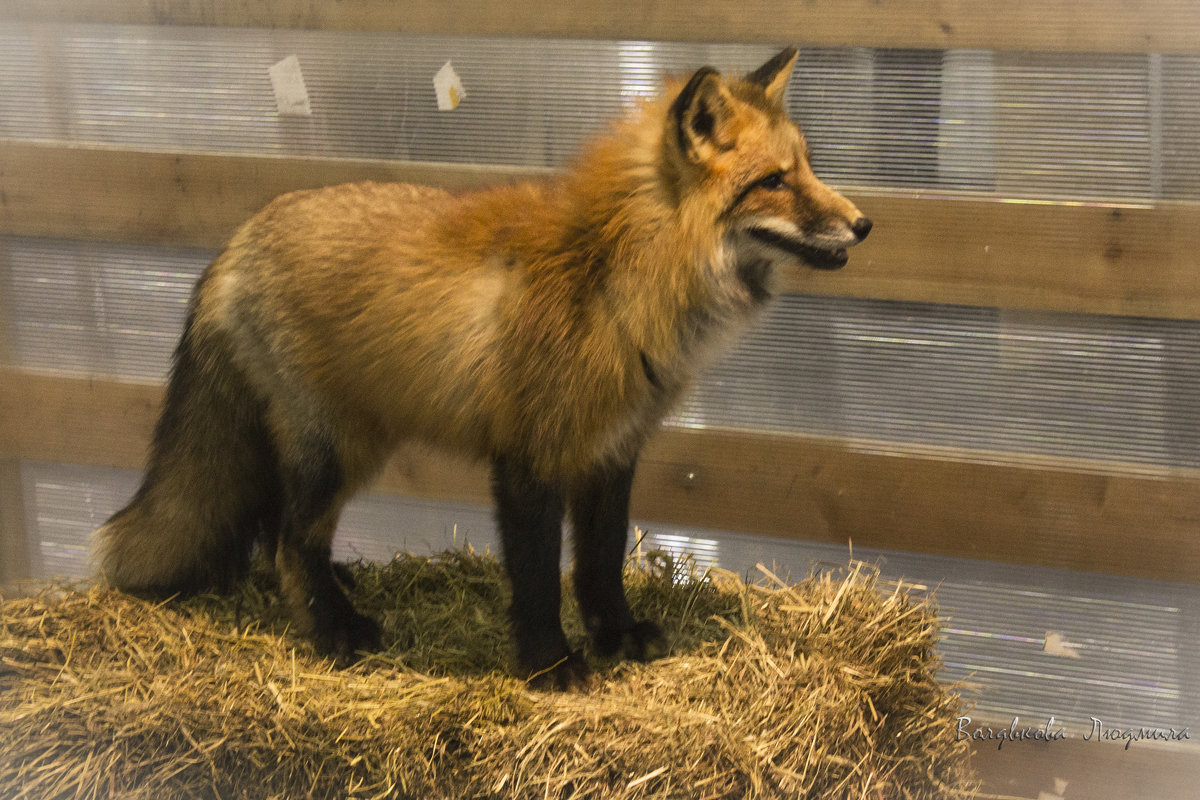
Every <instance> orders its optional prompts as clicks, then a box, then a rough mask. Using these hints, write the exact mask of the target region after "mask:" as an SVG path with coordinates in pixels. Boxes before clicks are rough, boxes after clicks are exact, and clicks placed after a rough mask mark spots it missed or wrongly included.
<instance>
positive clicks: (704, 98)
mask: <svg viewBox="0 0 1200 800" xmlns="http://www.w3.org/2000/svg"><path fill="white" fill-rule="evenodd" d="M733 102H734V100H733V95H731V94H730V93H729V89H727V88H726V87H725V83H724V81H722V80H721V74H720V73H719V72H717V71H716V70H715V69H713V68H712V67H701V68H700V69H698V70H696V74H695V75H693V76H692V78H691V80H689V81H688V82H687V85H686V86H684V87H683V90H682V91H681V92H680V93H679V96H678V97H676V98H675V102H674V103H672V104H671V113H670V121H671V127H673V128H674V131H675V137H676V142H677V143H678V145H679V150H680V152H681V153H682V154H683V156H684V157H685V158H687V159H688V160H689V161H691V162H693V163H695V164H700V163H703V162H705V161H707V160H708V159H710V158H712V156H713V155H715V154H716V153H717V152H718V151H721V150H728V149H729V148H730V147H732V146H733V141H734V138H735V137H734V132H733V131H732V130H730V127H731V126H730V123H731V122H732V120H733V115H734V112H733Z"/></svg>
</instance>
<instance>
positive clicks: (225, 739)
mask: <svg viewBox="0 0 1200 800" xmlns="http://www.w3.org/2000/svg"><path fill="white" fill-rule="evenodd" d="M763 574H764V575H765V576H766V582H765V585H764V584H762V583H757V584H755V585H747V584H746V583H744V582H743V581H741V580H740V579H738V578H737V577H736V576H733V575H731V574H729V573H724V572H715V571H714V572H710V573H706V574H704V575H698V574H696V573H695V572H694V571H693V570H691V569H690V567H688V566H687V565H686V564H680V563H678V562H675V561H673V560H671V559H670V558H668V557H666V556H663V555H655V556H652V557H650V558H648V559H644V560H643V561H642V562H641V563H640V564H638V565H635V566H632V567H631V569H630V573H629V577H628V581H629V585H630V597H631V602H632V603H633V604H634V606H635V608H636V609H637V610H638V611H639V612H640V613H642V614H646V615H649V616H652V617H655V618H657V619H661V620H663V621H664V623H665V627H666V629H667V632H668V636H669V638H670V640H671V654H670V656H669V657H667V658H665V659H662V660H659V661H655V662H653V663H650V664H628V663H619V662H618V663H603V664H593V666H594V667H595V668H596V669H597V676H596V678H595V681H594V685H593V686H592V687H591V689H590V690H588V691H586V692H576V693H569V694H561V693H559V694H555V693H540V692H534V691H530V690H528V689H527V688H526V687H525V686H524V685H523V684H522V683H521V682H519V681H517V680H514V679H513V678H511V677H509V672H508V659H509V645H508V635H507V631H506V626H505V622H504V611H503V609H504V607H505V604H506V589H505V586H504V580H503V572H502V570H501V568H500V567H499V565H498V564H497V562H496V560H495V559H494V558H492V557H490V556H487V555H480V554H476V553H473V552H469V551H468V552H462V551H455V552H451V553H446V554H443V555H441V556H437V557H434V558H420V557H416V556H402V557H398V558H397V559H396V560H395V561H393V562H391V563H390V564H386V565H381V566H371V565H361V566H359V567H357V568H355V576H356V580H357V586H356V588H355V590H354V592H353V594H354V597H355V601H356V603H357V604H358V605H359V607H360V608H362V609H364V610H366V611H369V612H370V613H373V614H375V615H376V616H377V617H378V618H379V619H380V620H381V621H382V622H383V625H384V628H385V637H386V643H387V644H388V649H387V650H386V651H385V652H384V653H383V654H381V655H377V656H374V657H370V658H368V659H366V660H364V661H362V662H360V663H359V664H357V665H355V666H354V667H352V668H349V669H337V668H336V667H334V666H333V665H331V664H330V663H328V662H327V661H324V660H322V659H319V658H317V657H315V656H314V655H313V654H312V653H311V652H310V650H309V649H308V647H307V645H306V644H305V643H304V642H303V641H299V640H296V639H293V638H292V637H291V636H290V635H289V634H287V633H286V631H284V622H283V620H282V617H281V613H280V611H279V608H278V601H277V596H276V593H275V589H274V587H273V586H272V583H271V580H270V578H269V576H268V575H267V573H265V572H264V571H261V570H260V571H256V573H255V574H254V575H253V576H252V577H251V579H250V580H249V581H247V582H246V584H245V585H244V586H243V587H242V588H241V590H240V591H239V593H238V594H237V595H236V596H234V597H226V598H213V597H199V598H192V599H190V600H186V601H180V600H175V601H170V602H166V603H152V602H147V601H145V600H140V599H136V598H133V597H129V596H127V595H123V594H120V593H118V592H115V591H112V590H109V589H105V588H100V587H90V588H85V587H62V586H46V587H42V588H41V589H39V590H38V591H37V593H36V594H34V595H32V596H26V597H19V598H10V599H6V600H2V601H0V611H2V616H0V787H2V788H0V794H2V795H3V797H5V798H9V797H14V798H92V797H94V798H110V797H123V798H147V799H149V798H154V800H160V799H161V798H177V797H178V798H191V797H196V798H222V799H223V798H274V797H279V798H302V797H315V798H346V797H354V798H368V797H400V798H420V799H421V800H436V799H437V798H510V797H512V798H539V800H540V799H542V798H581V799H582V798H667V797H678V798H689V800H692V799H694V798H739V799H740V798H760V797H761V798H768V797H769V798H775V797H780V798H783V797H787V798H797V797H803V798H837V800H844V799H845V798H879V799H882V798H887V799H888V800H890V799H891V798H938V799H939V800H944V799H945V798H959V797H968V796H970V795H971V791H972V790H973V788H974V782H973V780H972V777H971V774H970V771H969V768H968V766H967V743H966V742H958V741H956V737H955V734H954V731H955V728H954V718H955V717H956V716H957V715H958V714H959V713H961V709H960V701H959V699H958V697H957V696H956V695H955V694H954V693H953V692H951V691H949V690H948V689H947V688H946V687H945V686H943V685H940V684H939V683H938V682H937V681H935V679H934V671H935V669H936V667H937V659H936V657H935V655H934V652H933V649H934V643H935V640H936V636H937V631H938V623H937V619H936V616H935V612H934V609H933V608H932V606H931V604H930V602H929V601H928V600H927V599H925V598H923V597H919V596H915V595H914V594H912V593H910V592H908V591H905V590H904V589H903V588H902V587H899V586H894V587H885V586H884V585H883V584H882V582H881V581H880V579H879V578H878V576H877V575H876V574H875V572H874V571H873V570H872V569H871V568H869V567H865V566H863V565H862V564H859V563H853V564H852V565H851V566H850V567H849V568H848V569H845V570H840V571H836V574H830V573H828V572H826V573H822V574H818V575H816V576H814V577H810V578H808V579H806V580H804V581H802V582H800V583H799V584H796V585H787V584H785V583H784V582H783V581H780V580H778V579H777V578H775V577H774V575H772V574H771V573H770V572H769V571H767V570H763ZM566 615H567V618H568V619H574V610H573V609H570V608H568V609H567V610H566ZM568 635H571V636H574V637H577V638H581V631H580V630H579V629H578V628H576V629H574V630H570V629H569V630H568Z"/></svg>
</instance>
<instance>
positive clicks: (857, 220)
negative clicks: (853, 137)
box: [662, 47, 871, 300]
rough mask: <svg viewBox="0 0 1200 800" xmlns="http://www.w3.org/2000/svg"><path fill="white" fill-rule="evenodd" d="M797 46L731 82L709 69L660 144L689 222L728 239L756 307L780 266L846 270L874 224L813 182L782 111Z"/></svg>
mask: <svg viewBox="0 0 1200 800" xmlns="http://www.w3.org/2000/svg"><path fill="white" fill-rule="evenodd" d="M796 56H797V51H796V49H795V48H794V47H790V48H788V49H786V50H784V51H783V52H781V53H779V54H778V55H776V56H775V57H774V58H772V59H771V60H769V61H768V62H767V63H765V64H763V65H762V66H761V67H759V68H758V69H756V70H755V71H754V72H751V73H750V74H748V75H746V76H744V77H741V78H738V79H733V80H726V79H725V78H724V77H723V76H722V75H721V74H720V73H719V72H717V71H716V70H715V69H713V68H712V67H703V68H701V69H699V70H697V71H696V73H695V74H693V75H692V76H691V79H690V80H689V81H688V82H687V83H686V84H685V85H684V86H683V88H682V89H681V90H680V91H679V94H678V95H677V96H676V97H675V99H674V102H672V103H671V105H670V108H669V110H668V112H667V119H666V127H665V129H664V131H663V136H662V145H663V148H664V151H665V152H664V161H665V163H666V165H667V166H668V176H667V180H668V181H674V182H675V184H676V185H675V187H674V189H675V191H674V194H675V196H676V198H677V199H678V202H679V206H680V212H681V214H686V215H689V216H693V217H694V218H695V220H696V221H697V222H699V223H702V224H703V225H704V226H705V227H708V226H712V228H710V229H714V230H716V231H717V232H718V234H719V235H720V236H721V238H722V241H721V246H722V249H723V252H724V253H725V254H726V257H727V258H728V257H730V256H731V257H732V260H733V262H734V266H735V267H736V269H737V271H738V276H739V278H741V280H742V282H743V283H744V284H745V286H746V287H747V288H748V289H749V290H750V292H751V294H752V295H754V296H755V298H756V299H759V300H761V299H764V298H765V297H766V296H768V295H769V294H770V293H771V292H770V284H769V281H770V277H771V274H772V272H773V267H774V266H775V265H776V264H786V263H792V264H803V265H807V266H809V267H813V268H816V269H838V268H840V267H842V266H843V265H844V264H845V263H846V261H847V255H846V248H848V247H851V246H853V245H855V244H858V243H859V242H861V241H862V240H863V239H864V238H865V237H866V235H867V233H868V232H870V230H871V221H870V220H869V219H867V218H866V217H865V216H864V215H863V214H862V213H861V212H860V211H859V210H858V209H857V208H855V206H854V204H853V203H851V202H850V201H849V200H847V199H846V198H845V197H843V196H842V195H840V194H838V193H837V192H835V191H833V190H832V189H830V188H829V187H828V186H826V185H825V184H824V183H822V182H821V181H820V180H818V178H817V176H816V175H814V174H813V171H812V167H811V165H810V157H809V156H810V154H809V150H808V146H807V144H806V143H805V140H804V135H803V133H801V131H800V129H799V127H797V126H796V124H795V123H794V122H792V121H791V120H790V119H789V118H788V116H787V113H786V112H785V111H784V107H783V95H784V90H785V89H786V88H787V84H788V80H789V79H790V77H791V73H792V66H793V65H794V64H795V62H796Z"/></svg>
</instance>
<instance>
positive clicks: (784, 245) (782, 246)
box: [749, 228, 850, 270]
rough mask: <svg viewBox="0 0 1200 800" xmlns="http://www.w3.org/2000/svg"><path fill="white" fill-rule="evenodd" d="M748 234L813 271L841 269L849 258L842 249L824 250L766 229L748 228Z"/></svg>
mask: <svg viewBox="0 0 1200 800" xmlns="http://www.w3.org/2000/svg"><path fill="white" fill-rule="evenodd" d="M749 233H750V235H751V236H753V237H754V238H755V239H758V240H759V241H760V242H762V243H763V244H767V245H770V246H771V247H774V248H776V249H778V250H782V251H784V252H785V253H789V254H791V255H793V256H795V257H796V258H798V259H800V260H801V261H803V262H804V263H805V264H808V265H809V266H810V267H813V268H815V269H825V270H835V269H841V268H842V267H844V266H846V262H847V261H848V260H849V258H850V257H849V256H848V255H847V254H846V248H844V247H839V248H837V249H836V250H824V249H822V248H820V247H814V246H812V245H810V244H805V243H804V242H802V241H800V240H799V239H794V238H792V237H791V236H785V235H784V234H782V233H779V232H777V231H773V230H770V229H768V228H750V229H749Z"/></svg>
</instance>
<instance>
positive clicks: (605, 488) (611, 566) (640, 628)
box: [570, 464, 665, 661]
mask: <svg viewBox="0 0 1200 800" xmlns="http://www.w3.org/2000/svg"><path fill="white" fill-rule="evenodd" d="M634 469H635V464H630V465H629V466H619V467H607V466H606V467H601V468H599V469H596V470H594V471H593V472H592V473H591V474H590V475H588V476H587V477H586V478H585V479H584V480H582V481H580V482H579V483H578V484H577V485H576V486H575V487H574V488H573V489H572V491H571V494H570V505H571V528H572V530H573V532H574V541H575V596H576V598H577V599H578V600H579V609H580V613H581V614H582V615H583V622H584V625H585V626H586V627H587V630H588V633H589V634H590V635H591V638H592V644H593V645H594V647H595V650H596V653H597V654H598V655H601V656H613V655H617V654H622V655H624V656H625V657H626V658H632V659H636V660H638V661H648V660H650V659H653V658H657V657H659V656H661V655H663V654H664V651H665V646H664V642H663V638H662V632H661V631H660V630H659V627H658V625H656V624H655V623H654V622H652V621H650V620H639V619H636V618H634V616H633V612H632V611H630V609H629V602H628V601H627V600H626V597H625V585H624V582H623V578H622V574H623V571H624V566H625V552H626V544H627V540H628V536H629V496H630V492H631V489H632V487H633V473H634Z"/></svg>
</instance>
